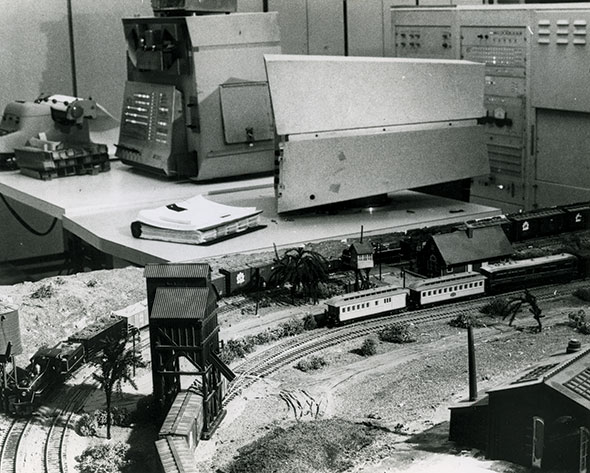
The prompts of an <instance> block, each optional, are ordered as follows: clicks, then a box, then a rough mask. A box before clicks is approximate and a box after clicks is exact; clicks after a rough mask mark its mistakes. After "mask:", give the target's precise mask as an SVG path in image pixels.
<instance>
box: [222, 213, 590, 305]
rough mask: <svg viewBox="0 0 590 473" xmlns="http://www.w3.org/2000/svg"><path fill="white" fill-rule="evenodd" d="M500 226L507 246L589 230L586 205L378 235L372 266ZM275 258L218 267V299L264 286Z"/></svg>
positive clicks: (342, 266) (337, 266)
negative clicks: (440, 237)
mask: <svg viewBox="0 0 590 473" xmlns="http://www.w3.org/2000/svg"><path fill="white" fill-rule="evenodd" d="M490 226H498V227H501V228H502V230H503V231H504V233H505V234H506V236H507V238H508V240H509V241H510V242H511V243H521V242H525V241H528V240H531V239H534V238H541V237H549V236H557V235H561V234H562V233H570V232H576V231H583V230H588V229H590V202H582V203H576V204H569V205H563V206H557V207H551V208H546V209H538V210H534V211H530V212H519V213H513V214H507V215H499V216H495V217H489V218H484V219H479V220H471V221H466V222H460V223H452V224H447V225H441V226H432V227H427V228H418V229H412V230H408V231H407V232H404V233H401V232H398V233H391V234H387V235H383V236H379V237H377V238H375V239H374V240H372V241H371V243H370V244H371V245H372V247H373V255H372V256H373V261H374V263H375V264H388V263H399V262H401V261H412V260H415V259H416V257H417V256H418V254H419V252H420V251H421V249H422V248H423V247H424V244H425V243H426V241H427V240H428V238H430V237H431V236H432V235H435V234H442V233H451V232H456V231H467V230H469V229H477V228H483V227H490ZM326 259H327V266H328V270H329V271H330V272H337V271H341V270H347V269H350V253H349V250H348V248H345V249H344V250H343V251H342V253H341V254H338V255H335V256H334V257H326ZM275 265H276V255H274V254H272V253H268V255H266V256H264V255H262V256H260V257H258V258H254V257H253V258H252V260H251V261H250V262H249V263H247V264H240V265H237V266H234V267H232V266H225V267H224V266H222V267H221V268H220V269H219V270H218V272H217V273H215V274H214V275H213V276H212V283H213V285H214V286H215V288H216V289H217V291H218V293H219V295H220V296H224V297H225V296H231V295H234V294H237V293H244V292H251V291H257V290H260V288H261V287H267V284H268V282H269V279H270V275H271V274H272V272H273V270H274V267H275Z"/></svg>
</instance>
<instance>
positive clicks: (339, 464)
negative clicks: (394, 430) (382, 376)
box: [227, 419, 378, 473]
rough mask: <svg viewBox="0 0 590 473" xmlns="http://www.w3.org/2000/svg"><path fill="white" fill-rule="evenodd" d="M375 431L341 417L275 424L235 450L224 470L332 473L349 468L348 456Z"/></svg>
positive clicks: (370, 440) (239, 472)
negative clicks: (271, 428) (279, 425)
mask: <svg viewBox="0 0 590 473" xmlns="http://www.w3.org/2000/svg"><path fill="white" fill-rule="evenodd" d="M377 435H378V431H376V430H375V429H372V428H370V427H368V426H364V425H358V424H354V423H352V422H349V421H345V420H342V419H325V420H316V421H313V422H298V423H296V424H293V425H291V426H290V427H287V428H282V427H276V428H275V429H273V430H272V431H270V432H268V433H267V434H266V435H264V436H263V437H261V438H259V439H258V440H256V441H254V442H252V443H251V444H249V445H246V446H245V447H242V448H241V449H239V450H238V455H237V457H235V459H234V460H233V462H232V463H231V464H230V465H229V467H228V469H227V471H228V473H253V472H256V473H271V472H272V473H274V472H281V473H317V472H322V473H332V472H334V473H335V472H341V471H346V470H348V469H349V468H350V467H352V465H353V462H352V460H351V459H352V458H354V457H355V456H358V453H359V452H360V451H361V450H362V449H363V448H365V447H367V446H369V445H370V444H371V443H373V441H374V439H375V437H376V436H377Z"/></svg>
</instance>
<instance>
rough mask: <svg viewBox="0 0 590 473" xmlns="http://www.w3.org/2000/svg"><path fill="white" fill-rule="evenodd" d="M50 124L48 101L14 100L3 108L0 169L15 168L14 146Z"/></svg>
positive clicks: (0, 122) (17, 146)
mask: <svg viewBox="0 0 590 473" xmlns="http://www.w3.org/2000/svg"><path fill="white" fill-rule="evenodd" d="M51 125H52V119H51V109H50V107H49V103H48V102H45V101H43V100H35V101H33V102H25V101H22V100H15V101H14V102H10V103H9V104H8V105H6V107H5V108H4V112H3V113H2V120H1V121H0V169H16V161H15V159H14V150H15V148H19V147H22V146H24V145H26V144H27V141H28V139H29V138H30V137H31V136H36V135H38V134H39V133H41V132H43V131H45V130H47V129H48V128H49V127H50V126H51Z"/></svg>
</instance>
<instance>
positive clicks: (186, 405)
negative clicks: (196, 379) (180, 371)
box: [159, 389, 203, 451]
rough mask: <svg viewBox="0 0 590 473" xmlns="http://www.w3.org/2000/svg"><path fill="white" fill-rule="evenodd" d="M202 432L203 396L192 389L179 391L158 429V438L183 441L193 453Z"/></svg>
mask: <svg viewBox="0 0 590 473" xmlns="http://www.w3.org/2000/svg"><path fill="white" fill-rule="evenodd" d="M202 430H203V396H202V395H201V394H200V393H198V392H195V391H194V390H192V389H189V390H188V391H180V392H179V393H178V394H177V395H176V397H175V398H174V402H173V403H172V406H171V407H170V410H169V411H168V415H166V418H165V419H164V423H163V424H162V427H161V428H160V432H159V437H160V438H165V437H168V436H171V437H177V438H181V439H183V440H184V441H185V442H186V444H187V445H188V447H189V448H190V449H191V451H194V449H195V448H196V446H197V444H198V443H199V439H200V438H201V432H202Z"/></svg>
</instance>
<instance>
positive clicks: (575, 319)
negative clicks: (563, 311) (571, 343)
mask: <svg viewBox="0 0 590 473" xmlns="http://www.w3.org/2000/svg"><path fill="white" fill-rule="evenodd" d="M568 323H569V325H570V327H574V328H575V329H576V330H577V331H578V332H580V333H583V334H584V335H588V334H590V323H589V322H588V321H587V320H586V312H584V310H583V309H580V310H579V311H577V312H570V313H569V314H568Z"/></svg>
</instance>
